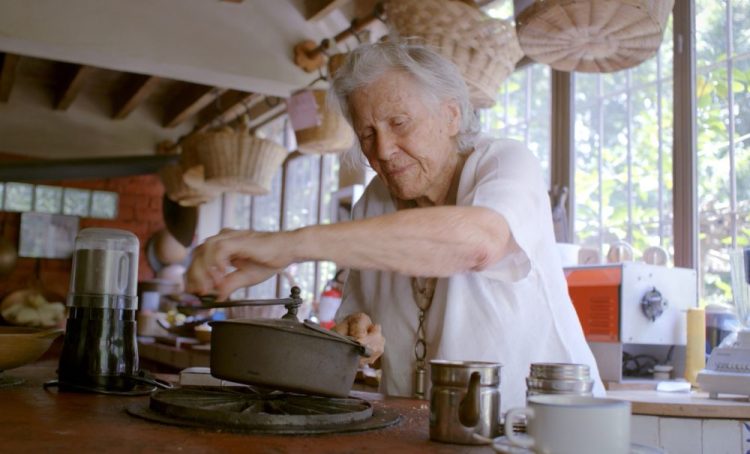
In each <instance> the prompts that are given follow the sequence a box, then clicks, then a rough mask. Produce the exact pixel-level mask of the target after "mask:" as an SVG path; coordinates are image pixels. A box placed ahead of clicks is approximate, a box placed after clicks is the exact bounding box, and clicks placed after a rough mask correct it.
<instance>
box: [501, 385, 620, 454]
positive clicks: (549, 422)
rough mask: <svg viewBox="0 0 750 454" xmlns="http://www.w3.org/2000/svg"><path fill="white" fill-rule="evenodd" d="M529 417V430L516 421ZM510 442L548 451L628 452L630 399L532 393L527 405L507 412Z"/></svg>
mask: <svg viewBox="0 0 750 454" xmlns="http://www.w3.org/2000/svg"><path fill="white" fill-rule="evenodd" d="M521 416H525V417H526V434H527V436H523V435H520V434H515V433H513V424H514V422H516V421H517V420H519V419H520V417H521ZM505 434H506V437H507V440H508V442H510V443H511V444H513V445H515V446H519V447H521V448H526V449H531V450H533V451H534V452H538V453H547V454H602V453H607V454H628V453H629V452H630V402H625V401H620V400H614V399H603V398H598V397H587V396H576V395H563V394H557V395H553V394H549V395H539V396H531V397H529V398H528V399H527V406H526V407H522V408H513V409H511V410H510V411H508V413H507V414H506V415H505Z"/></svg>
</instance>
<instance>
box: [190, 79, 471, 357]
mask: <svg viewBox="0 0 750 454" xmlns="http://www.w3.org/2000/svg"><path fill="white" fill-rule="evenodd" d="M349 109H350V113H351V117H352V123H353V128H354V130H355V133H356V134H357V137H358V139H359V142H360V145H361V148H362V151H363V153H364V155H365V157H366V158H367V160H368V162H369V163H370V165H371V166H372V168H373V169H374V170H375V171H376V172H377V174H378V176H379V178H381V179H382V180H383V182H384V183H385V184H386V186H387V187H388V189H389V191H390V192H391V194H392V195H393V197H394V199H395V200H396V201H397V204H398V205H399V207H404V206H407V205H410V206H419V207H433V206H441V205H446V204H454V202H455V200H452V199H451V197H455V194H450V192H451V184H452V181H453V178H454V175H455V174H456V173H457V172H460V164H459V158H458V153H457V152H458V149H457V144H456V140H455V136H456V134H457V133H458V131H459V124H460V111H459V108H458V106H457V105H456V103H454V102H452V101H445V102H441V101H437V100H432V99H430V97H429V96H425V92H424V91H423V89H422V88H421V87H420V86H419V85H418V84H417V83H416V82H415V81H414V80H413V79H412V78H411V76H409V75H406V74H405V73H402V72H398V71H391V72H387V73H385V74H384V75H383V76H381V77H380V78H379V79H377V80H376V81H374V82H373V83H372V84H370V85H369V86H366V87H362V88H359V89H357V90H355V91H354V92H353V93H352V95H351V96H350V99H349ZM407 211H412V210H407ZM416 211H421V210H416ZM420 214H421V213H420ZM424 215H425V216H426V215H427V213H424ZM419 222H421V223H418V224H417V225H418V227H416V230H415V229H412V230H411V232H412V233H413V232H415V231H417V232H420V234H423V235H425V236H428V228H429V226H432V225H439V220H432V219H425V220H424V221H419ZM344 224H348V226H317V227H315V228H317V229H319V230H317V232H318V233H319V235H320V236H312V237H311V236H310V235H307V236H305V235H304V233H300V232H302V231H303V230H305V229H300V230H298V231H292V232H273V233H268V232H254V231H233V230H224V231H222V232H221V233H220V234H218V235H216V236H214V237H212V238H209V239H208V240H207V241H206V242H205V243H204V244H202V245H201V246H199V247H198V248H196V250H195V251H194V253H193V262H192V264H191V266H190V268H189V270H188V274H187V288H188V290H189V291H193V292H196V293H201V294H203V293H208V292H211V291H217V292H218V297H219V299H225V298H226V297H227V296H228V295H229V294H231V292H232V291H233V290H235V289H237V288H239V287H243V286H248V285H253V284H256V283H259V282H262V281H264V280H266V279H268V278H269V277H271V276H273V275H274V274H276V273H278V272H280V271H281V270H283V269H284V268H285V267H286V266H288V265H290V264H291V263H294V262H296V261H303V260H320V259H328V260H333V261H334V262H336V263H338V264H339V265H340V266H346V267H352V268H371V269H372V268H380V269H390V270H394V271H399V272H407V273H409V272H413V273H414V274H416V273H417V271H411V270H410V269H408V267H406V269H405V260H404V257H409V258H410V259H411V258H413V259H414V260H415V263H414V264H410V265H411V269H413V270H417V269H418V270H419V271H418V272H423V271H424V263H425V260H426V259H425V258H424V257H419V256H418V254H416V253H415V254H404V252H406V249H404V246H403V245H400V244H397V243H396V241H395V240H397V239H399V238H403V236H404V235H403V234H401V233H394V234H390V235H389V234H387V233H385V232H387V231H388V230H384V225H383V224H375V223H372V222H370V223H359V224H357V223H356V222H351V223H344ZM397 224H402V225H403V222H398V223H393V224H390V225H391V226H393V227H395V228H397V227H398V225H397ZM358 226H361V227H358ZM422 226H425V227H426V228H422ZM321 228H322V229H339V230H337V232H339V231H341V229H351V230H347V231H346V232H344V233H345V234H342V235H339V236H336V237H335V238H334V239H333V240H331V239H329V238H327V237H326V235H325V231H321V230H320V229H321ZM356 229H359V230H356ZM367 229H375V230H367ZM394 232H395V231H394ZM422 232H424V233H422ZM378 233H381V234H382V235H384V236H385V237H384V238H383V240H378V241H371V243H372V244H370V245H368V244H365V243H367V241H364V242H363V240H362V238H363V237H365V238H371V237H374V235H376V234H378ZM324 240H327V241H330V243H331V244H326V246H327V247H326V248H323V247H320V246H319V245H317V244H316V243H318V242H321V241H324ZM392 240H393V245H392V249H393V251H388V250H387V246H389V243H388V242H390V241H392ZM437 241H438V243H439V244H440V245H445V244H447V243H446V242H445V240H444V239H440V240H437ZM363 244H364V246H365V247H372V248H374V250H371V251H364V252H360V251H358V250H357V248H361V247H363ZM409 244H411V245H412V246H410V247H413V248H415V250H416V251H424V250H429V247H427V248H425V247H424V246H419V245H418V244H417V243H416V242H412V243H409ZM316 247H317V249H316ZM320 249H325V250H326V252H325V254H328V255H325V256H321V254H320ZM383 251H387V252H390V255H387V256H386V257H385V258H383V259H382V261H381V262H373V261H374V260H375V259H374V258H373V257H377V256H378V253H381V252H383ZM347 252H348V253H347ZM355 252H359V253H358V254H357V253H355ZM451 256H454V257H455V256H456V255H455V254H453V255H451ZM394 257H395V258H394ZM378 259H379V257H378ZM417 260H418V261H419V263H416V261H417ZM347 261H349V263H347ZM383 261H385V262H386V263H385V266H383V265H384V264H383V263H382V262H383ZM457 262H459V260H458V259H456V260H455V261H454V263H457ZM431 263H435V261H431ZM441 263H442V262H441ZM448 266H450V265H448ZM230 267H234V268H236V270H235V271H232V272H228V271H229V268H230ZM441 273H444V272H443V271H442V270H441V271H440V273H435V274H434V275H436V276H437V275H444V274H441ZM334 329H335V330H336V331H337V332H339V333H341V334H344V335H347V336H351V337H353V338H354V339H356V340H357V341H359V342H361V343H362V344H364V345H365V346H367V347H368V348H370V350H372V352H373V355H372V356H371V357H370V358H367V359H365V360H364V362H367V363H372V362H374V361H375V360H377V358H378V357H380V355H381V354H382V353H383V350H384V347H385V339H384V338H383V335H382V334H381V329H380V326H379V325H377V324H374V323H373V322H372V320H371V319H370V317H369V316H368V315H366V314H363V313H358V314H352V315H350V316H348V317H347V318H346V319H345V320H344V321H342V322H341V323H340V324H338V325H336V326H335V327H334Z"/></svg>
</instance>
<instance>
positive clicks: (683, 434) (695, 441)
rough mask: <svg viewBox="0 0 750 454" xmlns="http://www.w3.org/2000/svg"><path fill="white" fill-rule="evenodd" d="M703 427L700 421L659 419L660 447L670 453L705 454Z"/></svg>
mask: <svg viewBox="0 0 750 454" xmlns="http://www.w3.org/2000/svg"><path fill="white" fill-rule="evenodd" d="M701 426H702V420H700V419H687V418H659V446H660V447H661V448H662V449H664V450H666V451H667V452H668V453H674V454H703V452H704V451H703V433H702V430H701ZM710 452H712V451H710Z"/></svg>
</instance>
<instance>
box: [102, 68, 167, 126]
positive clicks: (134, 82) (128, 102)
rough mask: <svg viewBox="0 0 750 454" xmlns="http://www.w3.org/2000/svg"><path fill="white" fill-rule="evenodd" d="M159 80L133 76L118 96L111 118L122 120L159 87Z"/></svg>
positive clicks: (152, 77) (153, 77) (144, 76)
mask: <svg viewBox="0 0 750 454" xmlns="http://www.w3.org/2000/svg"><path fill="white" fill-rule="evenodd" d="M159 81H160V79H159V78H158V77H156V76H147V75H141V74H134V75H133V76H131V78H130V80H129V81H128V84H127V85H126V86H125V88H124V89H123V91H122V92H121V93H120V95H119V96H118V98H119V100H118V101H117V103H116V104H115V109H114V112H113V113H112V118H114V119H115V120H122V119H123V118H126V117H127V116H128V115H130V113H131V112H132V111H134V110H135V109H136V108H137V107H138V106H140V105H141V104H142V103H143V102H144V101H145V100H146V99H147V98H148V97H149V96H150V95H151V94H152V93H153V92H154V90H155V89H156V87H157V86H158V85H159Z"/></svg>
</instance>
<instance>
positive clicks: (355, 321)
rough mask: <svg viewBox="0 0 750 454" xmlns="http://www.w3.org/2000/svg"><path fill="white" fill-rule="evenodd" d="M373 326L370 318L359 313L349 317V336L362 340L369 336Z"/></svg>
mask: <svg viewBox="0 0 750 454" xmlns="http://www.w3.org/2000/svg"><path fill="white" fill-rule="evenodd" d="M371 326H372V320H370V316H369V315H367V314H365V313H363V312H359V313H357V314H353V315H351V316H349V335H350V336H352V337H353V338H355V339H361V338H364V337H365V336H367V332H368V331H369V329H370V327H371Z"/></svg>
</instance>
